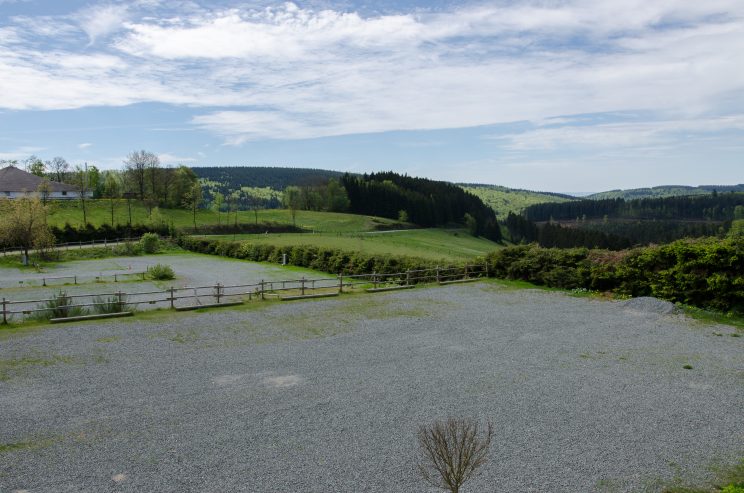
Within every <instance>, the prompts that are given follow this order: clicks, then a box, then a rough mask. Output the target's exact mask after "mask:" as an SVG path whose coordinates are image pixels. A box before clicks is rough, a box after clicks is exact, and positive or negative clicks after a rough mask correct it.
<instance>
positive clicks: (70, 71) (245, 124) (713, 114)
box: [0, 0, 744, 146]
mask: <svg viewBox="0 0 744 493" xmlns="http://www.w3.org/2000/svg"><path fill="white" fill-rule="evenodd" d="M129 5H131V6H129ZM29 23H36V24H37V25H38V26H41V27H42V28H43V29H42V28H40V29H38V30H27V29H22V27H23V25H28V24H29ZM742 66H744V4H743V3H742V2H740V1H739V0H711V1H708V2H689V1H687V0H629V1H627V2H617V1H615V0H594V1H590V0H568V1H565V2H557V1H548V2H537V1H525V2H521V3H514V4H503V5H492V4H471V5H464V6H460V7H456V8H452V9H450V10H447V11H436V12H435V11H423V10H417V11H415V12H400V13H397V14H385V15H374V16H369V15H367V16H365V15H363V14H361V13H359V12H355V11H350V10H340V9H339V10H332V9H326V10H312V9H309V8H301V7H298V6H297V5H295V4H293V3H285V4H279V5H276V6H272V7H267V8H245V7H232V8H205V7H200V6H198V5H195V4H189V8H188V9H187V10H186V11H183V12H179V13H178V14H174V13H171V12H168V11H164V10H159V9H158V6H157V4H156V3H153V2H140V3H138V4H135V3H132V4H128V5H124V4H101V5H96V6H93V7H88V8H86V9H84V10H82V11H79V12H75V13H71V14H69V15H68V16H63V17H59V18H53V19H50V18H32V19H29V18H14V19H11V21H10V23H9V24H8V25H6V26H0V108H7V109H38V110H48V109H63V108H80V107H87V106H122V105H129V104H133V103H139V102H159V103H167V104H175V105H184V106H189V107H193V108H195V115H194V117H193V119H192V123H193V124H194V125H196V126H197V127H199V128H203V129H206V130H208V131H210V132H214V133H216V134H219V135H221V136H223V137H224V139H225V140H226V142H227V143H230V144H240V143H243V142H246V141H252V140H264V139H305V138H315V137H325V136H336V135H346V134H355V133H368V132H384V131H391V130H414V129H437V128H459V127H472V126H479V125H489V124H495V123H501V122H514V121H526V120H529V121H540V120H543V119H546V118H550V117H555V116H560V115H573V114H582V113H603V112H624V111H643V112H646V113H648V114H653V115H656V118H659V119H661V120H664V121H668V120H670V121H672V120H679V121H685V120H690V119H695V118H707V119H711V118H712V119H715V118H719V119H720V118H723V117H724V116H726V115H727V114H729V116H730V115H731V114H737V111H740V110H741V109H742V108H744V96H742V94H744V70H742V69H741V67H742ZM720 121H721V122H726V121H727V120H726V119H725V118H724V119H722V120H720ZM736 128H738V127H736ZM621 130H622V129H617V128H607V127H605V128H601V129H599V130H598V131H597V132H599V133H597V134H595V135H590V134H587V133H586V132H584V133H582V135H584V137H583V138H585V139H589V140H591V141H594V140H595V138H606V139H608V140H607V142H608V143H609V142H618V143H620V144H621V145H622V143H623V142H624V141H623V139H629V140H628V142H630V141H632V140H633V139H636V138H640V139H645V138H652V139H653V137H648V131H647V130H644V129H643V128H642V127H638V128H636V129H635V130H633V131H631V132H622V131H621ZM536 132H542V133H533V134H531V135H532V137H530V138H532V140H529V138H527V137H525V138H523V139H522V140H521V141H520V142H521V143H520V142H517V141H516V140H515V143H512V145H515V146H527V145H545V142H547V141H549V140H550V139H553V140H555V141H556V142H557V141H559V140H561V139H564V140H565V138H566V137H565V136H564V137H560V138H558V137H547V135H553V136H555V135H557V134H556V131H555V130H552V131H548V130H544V129H543V130H538V131H536ZM548 132H550V133H548ZM568 132H569V131H564V133H568ZM571 132H574V134H576V135H578V133H579V132H580V130H576V129H574V130H571ZM617 132H620V134H621V135H623V137H622V138H621V137H617ZM652 133H653V132H652ZM535 136H537V137H535ZM579 138H580V137H575V139H579ZM535 139H537V140H535ZM613 139H614V140H613Z"/></svg>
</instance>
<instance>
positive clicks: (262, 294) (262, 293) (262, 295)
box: [261, 279, 265, 300]
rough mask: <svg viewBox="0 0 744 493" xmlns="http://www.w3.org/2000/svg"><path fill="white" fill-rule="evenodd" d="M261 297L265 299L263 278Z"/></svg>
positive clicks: (262, 281)
mask: <svg viewBox="0 0 744 493" xmlns="http://www.w3.org/2000/svg"><path fill="white" fill-rule="evenodd" d="M261 299H262V300H263V299H265V298H264V280H263V279H261Z"/></svg>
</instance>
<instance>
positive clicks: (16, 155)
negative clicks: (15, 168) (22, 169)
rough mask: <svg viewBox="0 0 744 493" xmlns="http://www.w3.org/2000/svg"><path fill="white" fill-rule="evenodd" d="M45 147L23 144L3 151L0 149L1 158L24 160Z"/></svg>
mask: <svg viewBox="0 0 744 493" xmlns="http://www.w3.org/2000/svg"><path fill="white" fill-rule="evenodd" d="M43 150H44V148H43V147H33V146H21V147H18V148H16V149H13V150H8V151H3V150H0V160H4V159H9V160H18V161H22V160H24V159H26V158H27V157H29V156H31V155H32V154H36V153H39V152H41V151H43Z"/></svg>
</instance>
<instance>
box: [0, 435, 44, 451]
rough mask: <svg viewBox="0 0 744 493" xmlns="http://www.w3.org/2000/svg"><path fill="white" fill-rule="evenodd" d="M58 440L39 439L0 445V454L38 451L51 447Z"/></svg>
mask: <svg viewBox="0 0 744 493" xmlns="http://www.w3.org/2000/svg"><path fill="white" fill-rule="evenodd" d="M57 440H58V439H56V438H38V439H34V440H26V441H23V442H13V443H0V454H7V453H11V452H18V451H20V450H36V449H40V448H45V447H49V446H50V445H52V444H53V443H54V442H56V441H57Z"/></svg>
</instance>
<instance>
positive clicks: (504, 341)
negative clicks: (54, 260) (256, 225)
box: [0, 282, 744, 493]
mask: <svg viewBox="0 0 744 493" xmlns="http://www.w3.org/2000/svg"><path fill="white" fill-rule="evenodd" d="M637 308H638V307H633V308H632V309H629V308H628V306H627V304H625V303H622V302H607V301H597V300H591V299H585V298H574V297H570V296H567V295H563V294H559V293H554V292H545V291H537V290H512V289H508V288H506V287H503V286H500V285H498V284H497V283H494V282H480V283H474V284H467V285H453V286H447V287H428V288H423V287H419V288H417V289H414V290H410V291H404V292H392V293H384V294H359V295H346V296H342V297H339V298H333V299H324V300H317V301H303V302H293V303H278V302H265V303H254V304H252V305H250V306H249V307H247V308H241V309H237V310H232V309H223V310H219V311H213V312H208V313H187V314H181V313H178V314H174V313H171V312H168V313H164V314H162V315H161V314H155V315H154V316H150V317H147V318H140V319H137V318H135V319H127V320H124V319H121V320H114V321H106V322H102V323H85V324H79V325H67V326H64V327H62V328H50V329H46V330H40V331H39V330H37V331H31V332H28V333H26V334H23V335H22V336H12V337H5V338H2V339H0V416H2V420H1V421H0V423H1V424H0V491H3V492H5V491H14V490H28V491H31V492H55V493H56V492H67V491H90V492H102V491H112V492H119V491H158V492H190V491H200V492H201V491H214V492H217V491H246V492H247V491H250V492H300V491H301V492H328V491H334V492H336V491H338V492H341V491H343V492H347V491H348V492H358V491H359V492H411V491H434V490H431V489H429V488H427V487H426V485H425V484H424V483H422V482H421V481H420V479H419V478H418V476H417V473H416V468H415V456H416V451H417V448H416V440H415V433H416V430H417V427H418V426H419V425H421V424H423V423H428V422H430V421H431V420H433V419H436V418H443V417H447V416H449V415H454V416H477V417H479V418H481V419H490V420H492V422H493V423H494V425H495V429H496V435H495V440H494V444H493V447H492V451H491V454H490V461H489V463H488V464H487V465H486V466H484V468H483V469H482V474H481V475H480V476H479V477H477V478H476V479H474V480H472V482H471V483H469V484H468V486H467V487H466V488H465V489H464V490H463V491H464V492H481V491H507V492H588V491H606V492H610V491H611V492H626V491H659V490H660V488H661V487H662V485H663V484H665V483H666V482H667V481H671V480H672V479H673V478H675V477H678V478H682V479H683V480H689V481H692V482H694V481H706V480H710V479H712V476H711V473H710V466H712V465H720V464H731V463H734V462H736V461H737V460H738V459H739V458H740V457H742V456H743V455H744V427H743V426H742V409H744V351H743V350H744V340H743V339H744V338H733V337H720V336H717V335H715V334H716V333H724V334H727V333H731V332H733V331H734V329H733V328H731V327H727V326H715V327H711V326H708V325H703V324H701V323H699V322H695V321H692V320H689V319H687V318H685V317H684V316H682V315H678V314H668V315H663V314H659V313H658V312H657V311H655V310H650V311H649V310H645V311H644V310H639V309H637ZM0 337H2V336H0ZM685 365H691V366H692V367H693V369H691V370H690V369H685V368H683V366H685Z"/></svg>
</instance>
